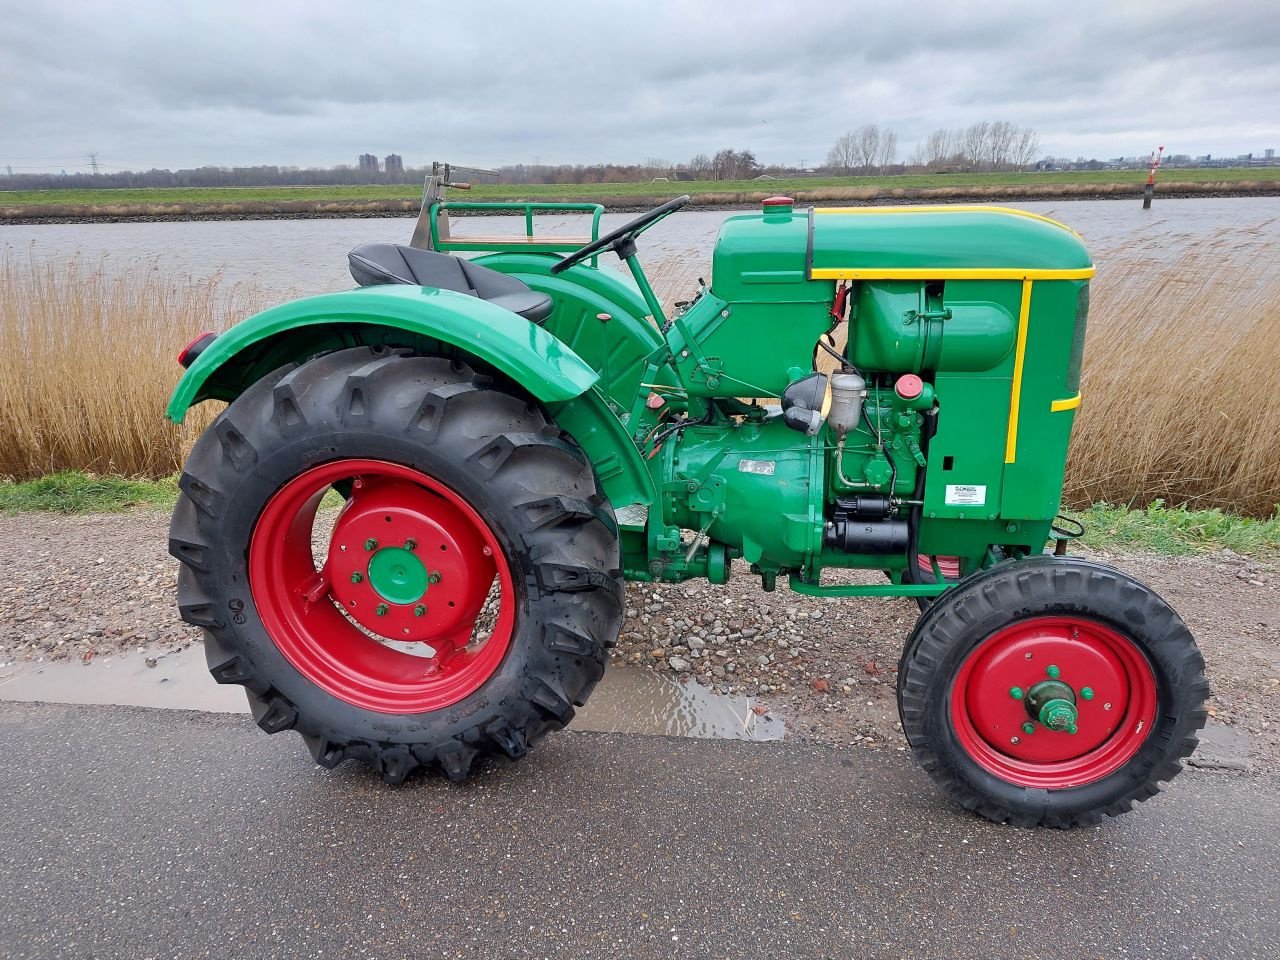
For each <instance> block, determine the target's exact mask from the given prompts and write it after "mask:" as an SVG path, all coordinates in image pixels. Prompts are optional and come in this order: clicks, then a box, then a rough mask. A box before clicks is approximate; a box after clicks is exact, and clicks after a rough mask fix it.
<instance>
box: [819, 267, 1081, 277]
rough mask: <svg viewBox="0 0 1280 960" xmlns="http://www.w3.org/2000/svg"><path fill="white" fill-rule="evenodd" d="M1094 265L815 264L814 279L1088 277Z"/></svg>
mask: <svg viewBox="0 0 1280 960" xmlns="http://www.w3.org/2000/svg"><path fill="white" fill-rule="evenodd" d="M1093 274H1094V268H1093V267H1081V268H1080V269H1077V270H1030V269H1026V268H1024V267H814V268H813V269H812V270H811V271H810V272H809V277H810V279H812V280H1088V279H1089V278H1090V277H1092V276H1093Z"/></svg>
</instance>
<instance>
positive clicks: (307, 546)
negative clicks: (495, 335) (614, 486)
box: [170, 347, 622, 782]
mask: <svg viewBox="0 0 1280 960" xmlns="http://www.w3.org/2000/svg"><path fill="white" fill-rule="evenodd" d="M181 489H182V495H181V497H180V498H179V501H178V504H177V507H176V508H175V510H174V515H173V521H172V525H171V528H170V550H171V552H172V553H173V554H174V555H175V556H176V557H177V558H178V559H179V560H180V561H181V562H182V568H181V570H180V572H179V577H178V604H179V609H180V610H181V612H182V616H183V619H185V620H186V621H187V622H188V623H192V624H195V625H198V626H200V627H203V628H204V630H205V635H206V639H205V652H206V656H207V659H208V663H209V668H210V671H211V672H212V673H213V675H214V677H215V679H217V680H218V681H219V682H221V683H237V684H241V685H243V686H244V687H245V689H246V691H247V693H248V697H249V702H250V706H251V707H252V709H253V713H254V717H255V719H256V720H257V722H258V725H259V726H260V727H262V729H264V730H266V731H267V732H268V733H277V732H280V731H282V730H289V729H292V730H296V731H298V732H299V733H300V734H301V735H302V737H303V739H304V740H305V741H306V743H307V745H308V746H309V748H310V750H311V752H312V755H313V757H314V758H315V760H316V762H317V763H320V764H321V765H323V766H327V767H329V766H333V765H335V764H337V763H338V762H340V761H342V760H343V759H347V758H354V759H358V760H362V761H364V762H365V763H367V764H369V765H370V766H372V767H374V768H375V769H376V770H378V771H379V773H381V775H382V776H383V778H384V779H386V780H387V781H389V782H400V781H402V780H403V779H404V778H405V777H406V776H407V775H408V774H410V773H411V772H413V771H414V770H416V769H418V768H420V767H435V768H437V769H441V770H443V771H444V772H445V773H446V774H447V775H448V776H449V777H450V778H452V779H455V780H458V779H462V778H463V777H465V776H466V774H467V772H468V770H469V769H470V767H471V764H472V762H473V760H475V759H476V758H477V757H481V756H484V755H485V754H490V753H500V754H504V755H506V756H508V757H511V758H518V757H520V756H522V755H523V754H524V753H525V751H526V749H527V748H528V746H529V745H530V744H532V743H533V742H534V741H535V740H536V739H538V738H539V737H540V736H542V735H543V734H545V733H546V732H548V731H549V730H554V729H558V728H559V727H562V726H563V725H564V724H566V723H567V722H568V721H569V720H570V719H571V718H572V716H573V714H574V706H575V705H581V704H583V703H584V702H585V701H586V698H587V697H588V696H589V695H590V693H591V690H592V688H593V687H594V686H595V684H596V682H597V681H598V680H599V679H600V677H601V675H602V673H603V671H604V666H605V662H606V648H607V647H608V646H610V645H612V643H613V642H614V640H615V638H616V636H617V632H618V627H619V625H620V620H621V611H622V605H621V595H622V586H621V579H620V571H619V559H618V539H617V527H616V524H615V521H614V518H613V514H612V511H611V510H610V509H609V505H608V503H607V502H606V500H605V498H604V497H603V495H602V494H601V492H600V490H599V488H598V486H597V483H596V478H595V474H594V471H593V470H592V467H591V464H590V463H589V462H588V461H587V459H586V457H585V456H584V455H583V453H582V451H581V450H580V449H579V448H578V447H577V446H576V444H574V443H573V441H572V440H571V439H570V438H569V437H567V436H566V435H564V434H562V433H561V432H560V431H559V430H558V429H557V428H556V427H555V426H554V425H553V424H551V423H549V422H548V421H547V419H546V418H545V416H544V414H543V413H542V412H541V410H540V409H539V408H537V407H536V406H535V405H533V404H531V403H530V402H529V401H528V400H526V399H525V398H522V397H520V396H518V395H516V391H515V390H514V389H512V388H503V387H501V386H499V385H497V384H495V383H494V382H493V381H491V380H490V378H488V377H486V376H482V375H480V374H477V373H476V372H474V371H473V370H471V369H470V368H468V367H466V366H465V365H462V364H459V363H454V362H451V361H449V360H445V359H440V358H434V357H420V356H410V355H406V354H403V353H398V352H395V351H388V350H380V351H379V350H372V349H370V348H365V347H361V348H355V349H350V350H342V351H338V352H336V353H332V354H327V355H324V356H321V357H318V358H316V359H314V360H311V361H309V362H307V363H305V364H303V365H301V366H298V367H293V368H287V369H283V370H280V371H277V372H276V373H274V374H272V375H270V376H268V377H266V378H264V379H263V380H261V381H259V382H258V383H256V384H254V385H253V386H252V387H250V388H249V389H248V390H247V391H245V393H244V394H242V395H241V396H240V397H238V398H237V399H236V400H235V401H234V402H232V404H231V405H230V406H229V407H228V408H227V409H226V411H224V412H223V413H222V414H221V415H220V416H219V417H218V418H217V419H216V420H215V421H214V423H213V424H212V425H211V426H210V427H209V429H208V430H207V431H206V433H205V434H204V435H203V436H202V437H201V438H200V440H199V441H198V442H197V444H196V446H195V448H194V450H193V451H192V454H191V457H190V458H189V460H188V462H187V465H186V470H185V472H184V474H183V476H182V481H181ZM334 490H337V491H341V492H342V493H343V495H344V496H345V498H346V499H345V503H343V502H342V499H341V498H339V497H338V496H336V495H332V494H331V491H334ZM326 497H328V499H326ZM331 501H332V502H333V505H332V506H329V505H328V504H329V503H330V502H331ZM339 504H341V506H340V507H339Z"/></svg>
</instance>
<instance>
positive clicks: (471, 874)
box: [0, 703, 1280, 960]
mask: <svg viewBox="0 0 1280 960" xmlns="http://www.w3.org/2000/svg"><path fill="white" fill-rule="evenodd" d="M1277 787H1280V784H1278V783H1277V782H1275V781H1274V780H1273V779H1268V778H1256V777H1250V776H1248V775H1245V774H1241V773H1226V772H1220V771H1213V772H1209V771H1199V770H1188V771H1187V772H1186V773H1184V774H1183V775H1182V776H1181V777H1180V778H1179V779H1178V780H1177V782H1176V783H1175V784H1174V785H1173V786H1172V787H1171V788H1170V789H1169V791H1168V792H1166V793H1165V794H1163V795H1161V796H1160V797H1157V798H1156V799H1154V800H1152V801H1150V802H1149V803H1147V804H1145V805H1143V806H1142V807H1141V808H1139V811H1138V812H1137V813H1136V814H1133V815H1130V816H1127V817H1123V818H1121V819H1119V820H1115V821H1111V822H1109V823H1107V824H1105V825H1104V826H1101V827H1099V828H1096V829H1089V830H1082V831H1075V832H1070V833H1062V832H1052V831H1026V830H1019V829H1014V828H1002V827H996V826H993V825H991V824H987V823H985V822H983V821H980V820H977V819H975V818H973V817H972V816H970V815H968V814H966V813H964V812H963V811H960V810H959V809H957V808H955V807H953V806H951V805H950V804H949V803H948V802H947V801H945V800H943V799H942V798H941V797H940V796H939V795H938V793H937V792H936V791H935V790H934V789H933V787H932V785H931V784H930V783H929V782H928V780H927V779H926V778H925V776H924V775H923V774H922V773H920V772H919V771H917V770H916V769H915V767H914V766H913V764H912V762H911V761H910V759H909V758H908V757H907V755H906V754H904V753H897V752H883V751H868V750H865V749H858V748H853V749H848V750H843V749H831V748H825V747H821V746H816V745H812V744H804V743H791V742H783V743H749V742H741V741H697V740H680V739H672V738H665V737H647V736H628V735H617V734H574V733H565V734H561V735H558V736H553V737H551V738H550V739H548V740H547V741H545V742H544V743H542V744H540V745H539V747H538V748H537V749H536V750H535V751H534V752H533V753H532V754H531V755H530V756H529V758H527V759H526V760H524V761H522V762H521V763H518V764H513V765H495V766H493V767H491V768H490V769H489V770H488V771H487V772H486V773H485V775H483V776H481V777H480V778H479V779H477V780H473V781H472V782H471V783H469V784H467V785H466V786H463V787H455V786H451V785H449V784H448V783H446V782H443V781H442V780H439V779H434V778H431V779H424V780H419V781H416V782H414V783H412V784H410V785H408V786H406V787H402V788H389V787H386V786H383V785H382V784H381V782H379V781H378V780H376V779H375V778H374V777H373V776H371V775H369V774H368V773H366V772H364V771H363V770H361V769H360V768H358V767H355V766H353V765H350V764H348V765H345V766H344V767H342V768H340V769H339V770H337V771H335V772H334V773H326V772H324V771H321V770H318V769H316V768H314V767H312V765H311V763H310V761H309V759H308V758H307V757H306V756H305V754H304V752H303V751H302V749H301V745H300V744H299V743H298V742H297V740H296V738H295V737H294V736H293V735H292V734H285V735H282V736H278V737H273V738H268V737H266V736H263V735H262V734H260V733H259V732H258V731H257V729H256V728H254V727H252V726H251V725H250V723H249V722H248V720H246V719H245V718H243V717H239V716H225V715H212V714H199V713H187V712H173V711H157V710H146V709H140V708H131V707H77V706H51V705H29V704H14V703H6V704H0V798H2V801H0V955H2V956H4V957H59V958H63V957H65V958H82V957H98V958H107V957H111V958H114V957H121V958H126V957H127V958H130V960H143V958H151V957H157V958H159V957H182V958H186V957H237V958H255V957H270V958H273V960H274V958H291V960H292V958H303V957H308V958H309V957H415V958H418V957H495V958H496V957H626V958H636V957H671V956H680V957H884V958H899V957H930V958H938V957H981V958H991V957H1018V958H1049V957H1069V958H1071V960H1088V958H1094V957H1107V958H1111V957H1126V958H1127V957H1164V958H1181V957H1213V958H1234V957H1250V958H1253V957H1275V956H1277V953H1278V952H1280V948H1278V947H1277V944H1278V943H1280V909H1278V908H1280V867H1278V866H1277V865H1278V864H1280V831H1278V830H1277V824H1278V823H1280V801H1277V794H1278V792H1280V791H1278V790H1277Z"/></svg>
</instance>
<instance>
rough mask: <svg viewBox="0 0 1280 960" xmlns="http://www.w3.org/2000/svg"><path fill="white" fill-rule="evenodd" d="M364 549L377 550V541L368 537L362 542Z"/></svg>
mask: <svg viewBox="0 0 1280 960" xmlns="http://www.w3.org/2000/svg"><path fill="white" fill-rule="evenodd" d="M364 548H365V549H366V550H369V551H373V550H377V549H378V541H377V540H375V539H373V537H370V538H369V539H368V540H366V541H365V542H364Z"/></svg>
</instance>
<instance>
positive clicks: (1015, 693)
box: [1009, 687, 1022, 700]
mask: <svg viewBox="0 0 1280 960" xmlns="http://www.w3.org/2000/svg"><path fill="white" fill-rule="evenodd" d="M1009 696H1011V697H1013V699H1015V700H1021V699H1022V688H1021V687H1010V688H1009Z"/></svg>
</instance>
